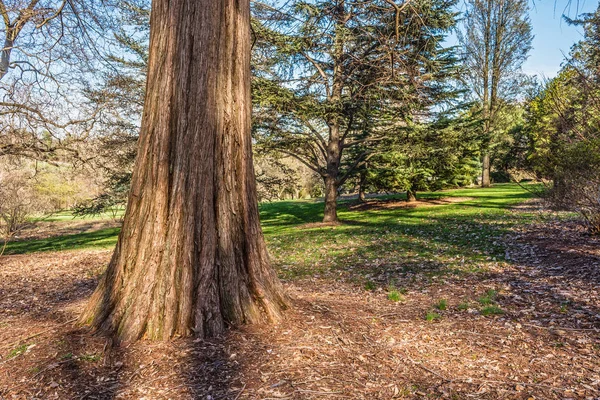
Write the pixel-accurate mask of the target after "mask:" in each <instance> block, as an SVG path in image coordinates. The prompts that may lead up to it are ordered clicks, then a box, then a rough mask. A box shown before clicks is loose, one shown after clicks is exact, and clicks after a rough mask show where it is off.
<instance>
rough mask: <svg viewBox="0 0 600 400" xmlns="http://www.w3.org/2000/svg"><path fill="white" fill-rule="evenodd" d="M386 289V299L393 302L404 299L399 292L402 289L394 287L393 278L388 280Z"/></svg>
mask: <svg viewBox="0 0 600 400" xmlns="http://www.w3.org/2000/svg"><path fill="white" fill-rule="evenodd" d="M387 290H388V300H391V301H393V302H398V301H404V296H403V295H402V293H401V290H402V289H400V290H399V289H398V288H396V285H395V284H394V280H393V279H392V280H391V281H390V283H389V285H388V288H387Z"/></svg>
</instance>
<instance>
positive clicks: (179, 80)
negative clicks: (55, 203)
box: [82, 0, 285, 341]
mask: <svg viewBox="0 0 600 400" xmlns="http://www.w3.org/2000/svg"><path fill="white" fill-rule="evenodd" d="M249 24H250V4H249V0H216V1H212V2H209V1H196V0H154V1H153V4H152V16H151V36H150V60H149V71H148V83H147V90H146V100H145V105H144V114H143V117H142V129H141V135H140V141H139V150H138V152H139V153H138V158H137V161H136V166H135V168H134V174H133V178H132V186H131V192H130V196H129V203H128V207H127V212H126V215H125V220H124V224H123V230H122V232H121V234H120V236H119V241H118V243H117V247H116V250H115V252H114V254H113V257H112V260H111V262H110V264H109V266H108V269H107V271H106V273H105V274H104V276H103V277H102V278H101V280H100V283H99V285H98V288H97V289H96V291H95V292H94V294H93V295H92V298H91V300H90V302H89V304H88V306H87V308H86V310H85V312H84V314H83V316H82V321H83V322H85V323H89V324H91V325H92V326H93V327H95V328H97V329H100V330H102V331H106V332H109V333H113V334H115V335H116V336H117V338H118V339H121V340H126V341H129V340H136V339H139V338H147V339H168V338H171V337H174V336H186V335H192V334H194V335H197V336H200V337H204V336H211V335H215V334H218V333H219V332H222V331H223V330H224V329H225V327H226V326H227V325H237V324H242V323H255V322H262V321H274V320H277V319H278V318H279V317H280V312H281V310H282V309H283V308H284V307H285V297H284V294H283V291H282V287H281V284H280V283H279V281H278V279H277V277H276V274H275V272H274V271H273V269H272V268H271V266H270V264H269V259H268V255H267V251H266V246H265V242H264V239H263V235H262V232H261V228H260V223H259V217H258V205H257V198H256V182H255V177H254V170H253V166H252V150H251V138H250V123H251V122H250V113H251V102H250V25H249Z"/></svg>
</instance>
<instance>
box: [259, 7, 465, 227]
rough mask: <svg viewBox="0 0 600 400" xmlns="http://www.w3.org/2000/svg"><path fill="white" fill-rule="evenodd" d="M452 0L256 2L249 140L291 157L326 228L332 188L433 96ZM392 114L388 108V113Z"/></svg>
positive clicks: (331, 217) (332, 208) (333, 217)
mask: <svg viewBox="0 0 600 400" xmlns="http://www.w3.org/2000/svg"><path fill="white" fill-rule="evenodd" d="M453 5H454V0H434V1H430V0H416V1H406V2H403V3H395V2H394V1H391V0H386V1H384V0H369V1H364V0H361V1H359V0H337V1H300V0H295V1H289V2H287V3H286V5H285V6H284V7H283V8H280V9H277V8H276V7H274V6H267V5H264V4H263V3H257V4H256V5H255V16H256V19H255V21H254V24H253V26H254V32H255V35H256V45H255V49H257V51H256V54H255V61H254V74H255V78H254V107H255V114H256V115H255V117H256V122H257V123H256V125H255V128H254V134H255V139H256V140H257V143H258V145H259V146H261V147H262V148H265V149H273V150H276V151H278V152H281V153H284V154H288V155H289V156H292V157H296V158H297V159H299V160H300V161H301V162H303V163H304V164H305V165H307V166H308V167H309V168H311V169H312V170H314V171H315V172H316V173H318V174H319V175H320V176H321V177H322V179H323V182H324V186H325V211H324V218H323V220H324V221H325V222H333V221H337V212H336V204H337V196H338V190H339V188H340V187H341V185H343V184H344V183H345V182H346V181H347V180H348V179H349V178H350V177H351V176H352V174H353V173H354V172H355V170H356V168H357V167H359V166H361V165H362V164H363V163H364V162H365V161H366V160H367V159H368V157H369V156H370V155H371V154H373V152H374V151H375V149H376V148H377V146H378V143H379V142H381V141H383V140H384V139H385V137H386V135H388V134H389V133H390V132H393V130H392V129H389V127H386V126H384V125H382V124H381V123H378V122H377V121H378V120H381V117H380V116H378V114H380V115H381V114H383V113H387V114H390V113H393V115H394V124H402V123H403V122H402V121H404V120H406V119H408V118H410V117H411V116H412V113H413V111H414V109H415V104H418V105H419V107H421V106H422V105H423V104H424V103H427V102H428V101H429V99H430V98H431V94H432V92H435V91H436V90H438V86H437V82H436V73H437V71H439V69H440V68H441V65H442V64H443V60H444V58H445V57H446V54H445V53H444V51H443V49H442V46H441V43H442V41H443V40H444V35H445V34H446V33H447V32H448V30H449V29H450V28H452V27H453V26H454V24H455V14H454V13H453V12H452V11H451V8H452V6H453ZM391 110H393V111H391Z"/></svg>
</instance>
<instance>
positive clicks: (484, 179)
mask: <svg viewBox="0 0 600 400" xmlns="http://www.w3.org/2000/svg"><path fill="white" fill-rule="evenodd" d="M481 169H482V171H481V187H484V188H487V187H490V185H491V183H490V155H489V153H485V154H484V155H483V159H482V168H481Z"/></svg>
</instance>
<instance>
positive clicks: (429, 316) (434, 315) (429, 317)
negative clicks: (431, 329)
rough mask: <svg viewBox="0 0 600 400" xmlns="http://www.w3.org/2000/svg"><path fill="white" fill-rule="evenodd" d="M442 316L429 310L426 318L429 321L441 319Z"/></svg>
mask: <svg viewBox="0 0 600 400" xmlns="http://www.w3.org/2000/svg"><path fill="white" fill-rule="evenodd" d="M441 318H442V316H441V315H440V314H438V313H436V312H433V311H429V312H428V313H427V315H425V319H426V320H427V321H429V322H433V321H435V320H438V319H441Z"/></svg>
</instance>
